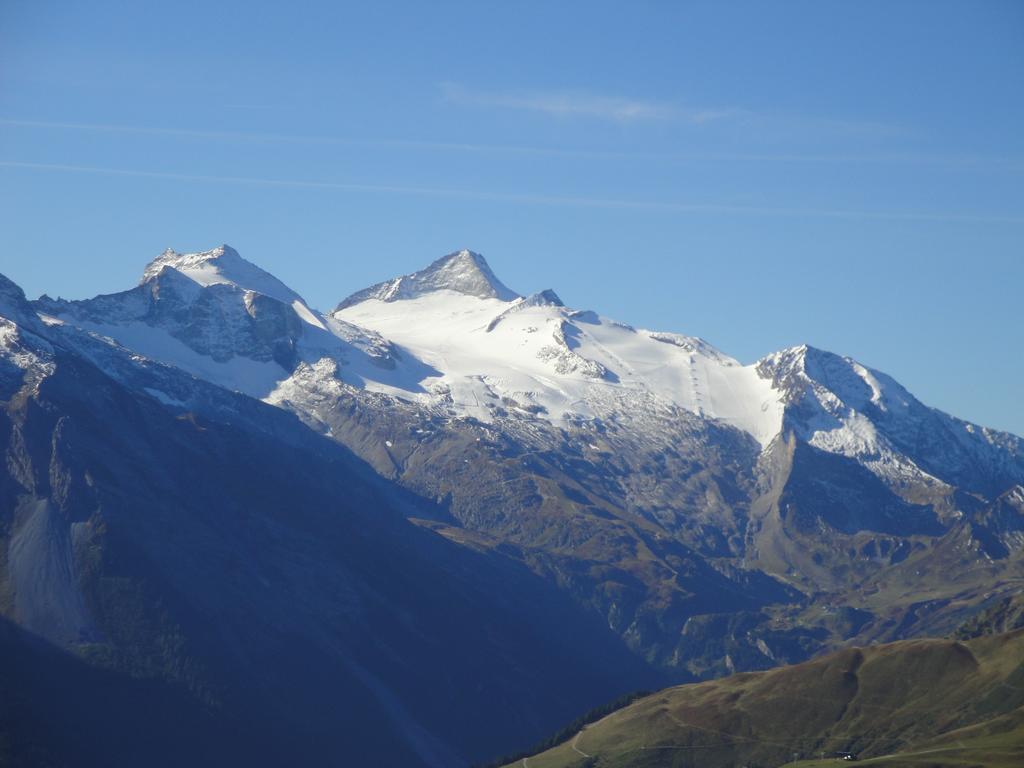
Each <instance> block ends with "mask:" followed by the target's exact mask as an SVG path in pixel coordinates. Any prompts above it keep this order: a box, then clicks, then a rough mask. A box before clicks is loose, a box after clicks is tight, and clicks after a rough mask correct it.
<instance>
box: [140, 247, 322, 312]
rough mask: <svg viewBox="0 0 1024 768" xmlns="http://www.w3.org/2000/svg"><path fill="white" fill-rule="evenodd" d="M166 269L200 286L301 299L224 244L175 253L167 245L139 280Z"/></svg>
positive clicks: (275, 297) (148, 265) (276, 297)
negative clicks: (226, 287) (236, 289)
mask: <svg viewBox="0 0 1024 768" xmlns="http://www.w3.org/2000/svg"><path fill="white" fill-rule="evenodd" d="M165 269H173V270H175V271H176V272H179V273H181V274H182V275H184V276H185V277H187V278H189V279H190V280H192V281H193V282H195V283H198V284H199V285H201V286H203V287H207V286H211V285H232V286H235V287H236V288H239V289H241V290H243V291H254V292H255V293H261V294H263V295H264V296H269V297H270V298H272V299H277V300H278V301H282V302H284V303H286V304H291V303H293V302H295V301H301V300H302V298H301V297H300V296H299V295H298V294H297V293H295V291H293V290H292V289H291V288H289V287H288V286H287V285H285V284H284V283H282V282H281V281H280V280H278V279H277V278H276V277H274V276H273V275H271V274H270V273H269V272H266V271H265V270H262V269H260V268H259V267H257V266H256V265H255V264H253V263H252V262H249V261H246V260H245V259H243V258H242V257H241V256H240V255H239V253H238V251H236V250H235V249H234V248H232V247H231V246H230V245H227V244H224V245H218V246H217V247H216V248H211V249H210V250H208V251H200V252H198V253H178V252H177V251H175V250H173V249H171V248H168V249H167V250H165V251H164V252H163V253H161V254H160V255H159V256H157V257H156V258H155V259H153V260H152V261H151V262H149V264H147V265H146V268H145V269H144V270H143V272H142V279H141V280H140V281H139V284H140V285H141V284H144V283H148V282H150V281H151V280H155V279H156V278H157V277H159V275H160V273H162V272H163V271H164V270H165Z"/></svg>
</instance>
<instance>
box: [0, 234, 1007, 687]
mask: <svg viewBox="0 0 1024 768" xmlns="http://www.w3.org/2000/svg"><path fill="white" fill-rule="evenodd" d="M0 299H2V295H0ZM18 311H20V312H21V313H22V314H23V315H24V314H25V311H26V310H25V307H21V308H20V309H19V310H18ZM36 313H38V317H36ZM28 314H29V315H31V316H32V317H31V318H30V320H31V322H37V323H40V324H45V325H46V328H47V329H49V332H51V334H58V333H63V334H64V338H65V339H66V343H68V344H71V345H73V346H75V347H76V349H78V350H79V352H80V353H81V354H84V355H87V356H90V357H91V359H94V360H98V361H102V359H103V358H104V357H105V355H106V354H107V353H106V352H104V350H105V349H107V350H109V349H117V350H122V351H128V352H130V353H131V354H133V355H135V356H136V357H137V358H138V359H139V360H143V361H152V362H151V363H149V366H150V367H149V368H147V369H146V370H147V371H150V373H148V374H147V376H149V379H147V383H145V385H142V384H140V383H138V381H141V379H139V376H140V374H139V373H138V370H137V367H130V371H129V370H128V369H127V368H125V367H124V366H123V365H122V364H120V363H118V364H111V365H110V367H111V370H112V371H113V373H114V375H121V376H122V379H123V380H124V381H126V382H128V384H129V385H130V386H133V387H136V388H138V387H141V388H142V389H143V390H144V391H146V393H147V394H148V395H149V396H152V397H155V398H157V399H158V400H159V401H160V402H161V403H162V404H163V405H165V406H166V407H168V408H172V409H175V410H177V411H179V412H182V413H188V412H192V411H196V410H199V411H201V410H202V409H203V408H205V407H210V406H209V398H208V397H207V400H206V402H205V403H203V402H199V401H198V400H197V399H196V396H195V395H194V394H193V393H190V392H189V391H187V387H183V386H182V384H181V382H180V378H174V377H163V379H161V377H160V376H159V375H158V372H159V371H160V370H161V366H163V367H169V368H167V369H168V370H175V371H182V372H185V373H187V374H189V375H191V376H193V377H197V378H198V379H202V380H205V381H206V382H208V383H210V384H213V385H216V386H217V387H221V388H224V389H225V390H232V391H235V392H239V393H242V394H245V395H248V396H249V397H251V398H255V399H258V400H262V401H264V402H265V403H268V404H271V405H274V406H277V407H278V408H280V409H282V410H284V411H287V412H291V413H293V414H295V415H297V416H298V417H299V418H300V419H302V420H303V421H304V422H305V423H306V424H307V425H308V426H310V427H312V428H313V429H314V430H315V431H316V432H319V433H320V434H322V435H326V436H328V437H330V438H332V439H334V440H335V441H337V442H341V443H343V444H344V445H345V446H347V447H348V448H350V449H351V450H353V451H354V452H355V453H356V454H358V455H359V456H360V457H361V458H362V459H364V460H365V461H367V462H369V463H370V464H371V465H372V466H373V467H374V468H375V469H376V470H377V471H378V472H379V473H380V474H381V475H383V476H384V477H386V478H389V479H393V480H395V481H398V482H399V483H401V484H402V485H404V486H405V487H406V488H408V489H410V490H411V491H413V492H414V493H416V494H419V495H420V496H422V497H425V498H427V499H430V500H431V501H434V502H438V503H439V504H440V508H441V509H443V510H444V513H443V514H441V515H440V517H438V518H437V519H435V520H434V521H433V522H432V523H431V525H433V526H435V528H436V530H438V531H439V532H441V533H443V535H445V536H448V537H450V538H452V539H453V540H456V541H459V542H460V543H463V544H469V543H470V542H472V545H473V546H486V547H490V546H499V545H506V546H515V547H520V548H522V551H523V552H526V553H528V555H525V556H526V557H527V558H528V560H529V561H530V562H531V567H533V568H534V569H535V570H536V571H537V573H539V574H542V575H543V576H544V578H546V579H550V580H552V581H553V582H554V583H557V584H558V585H559V588H560V589H564V590H568V591H569V592H570V593H571V594H573V595H574V597H575V598H576V599H577V600H579V601H581V602H582V603H583V604H585V605H588V606H590V608H591V609H593V610H596V611H598V612H599V613H600V614H601V615H602V616H603V617H604V619H605V620H606V621H607V623H608V625H609V626H611V627H612V628H614V629H615V631H617V632H619V633H620V634H621V636H622V637H623V638H624V639H625V640H626V642H627V643H628V644H629V645H630V646H631V647H633V648H634V649H635V650H636V651H637V652H639V653H641V654H643V655H644V656H645V657H646V658H655V659H657V661H658V663H659V664H662V665H665V666H668V667H673V668H674V667H684V668H686V669H688V670H689V671H691V672H692V673H694V674H701V675H703V674H710V673H713V672H714V671H716V670H717V671H721V670H723V669H729V668H732V667H731V666H730V665H732V666H736V665H739V666H744V665H745V666H748V667H750V666H754V667H756V666H758V665H762V666H763V665H764V664H767V663H774V662H775V661H777V660H779V659H782V658H788V659H790V660H795V659H797V658H800V657H801V655H802V654H806V653H807V652H808V649H810V648H812V647H821V646H822V645H827V644H828V643H830V642H836V641H838V640H845V639H848V638H849V637H851V636H853V635H857V634H858V633H859V634H860V635H861V636H863V637H868V636H870V637H872V638H874V637H878V638H888V637H891V636H898V635H899V634H900V633H902V634H906V633H912V632H913V631H915V629H914V628H915V627H919V626H923V625H924V623H925V622H926V621H933V622H934V621H939V620H940V618H936V617H937V616H938V617H941V616H945V615H946V614H945V613H943V612H944V611H953V610H954V608H953V607H950V606H953V605H954V604H952V603H948V602H946V603H941V600H940V601H939V603H936V605H935V606H934V607H933V609H931V610H930V611H922V610H921V609H920V608H919V607H914V606H915V605H916V601H915V600H914V599H913V598H914V596H915V595H917V594H920V593H921V591H922V590H924V587H923V586H918V587H915V586H914V584H915V583H916V582H917V581H920V580H922V579H923V580H927V581H930V582H933V583H929V586H928V590H927V592H928V594H932V595H951V594H953V593H959V594H960V595H961V597H960V598H959V600H960V602H958V603H956V604H955V606H956V607H955V610H961V611H962V610H965V607H964V606H968V605H971V604H973V603H972V601H973V600H980V599H982V596H983V595H985V594H987V589H988V586H987V585H989V584H990V583H991V582H992V581H993V580H995V581H999V580H1000V579H1003V578H1004V577H1005V578H1007V579H1009V578H1016V576H1015V575H1014V574H1016V571H1017V569H1018V568H1020V562H1021V560H1022V558H1024V554H1022V552H1024V550H1022V543H1024V535H1022V534H1024V523H1022V522H1021V519H1020V518H1019V517H1018V516H1015V514H1010V513H1007V512H1006V510H1007V509H1011V508H1014V509H1015V507H1013V505H1012V504H1010V505H1008V503H1007V502H1006V501H1005V499H1006V498H1016V496H1013V494H1014V493H1015V491H1014V489H1015V488H1018V487H1019V486H1021V485H1024V445H1022V442H1021V440H1020V438H1017V437H1015V436H1013V435H1009V434H1007V433H1002V432H997V431H994V430H989V429H985V428H982V427H979V426H976V425H972V424H969V423H967V422H963V421H961V420H958V419H956V418H954V417H952V416H948V415H946V414H943V413H941V412H939V411H936V410H934V409H931V408H929V407H927V406H925V405H923V404H921V403H920V402H919V401H918V400H916V399H915V398H914V397H913V396H912V395H911V394H910V393H909V392H907V391H906V390H905V389H904V388H903V387H902V386H901V385H899V384H898V383H897V382H896V381H894V380H893V379H892V378H890V377H888V376H886V375H885V374H883V373H881V372H878V371H875V370H872V369H870V368H868V367H866V366H864V365H861V364H860V363H858V362H856V361H854V360H851V359H849V358H844V357H840V356H838V355H834V354H831V353H828V352H823V351H821V350H816V349H813V348H810V347H806V346H801V347H795V348H791V349H786V350H782V351H780V352H776V353H774V354H770V355H768V356H766V357H764V358H762V359H761V360H759V361H756V362H754V363H752V364H749V365H744V364H742V363H740V362H738V361H737V360H734V359H733V358H731V357H729V356H728V355H726V354H724V353H723V352H720V351H719V350H717V349H715V348H714V347H713V346H711V345H710V344H708V343H707V342H705V341H703V340H701V339H698V338H694V337H690V336H685V335H681V334H678V333H668V332H662V331H651V330H644V329H638V328H634V327H632V326H629V325H627V324H625V323H621V322H618V321H615V320H612V319H609V318H607V317H604V316H602V315H600V314H599V313H597V312H594V311H590V310H579V309H573V308H570V307H566V306H565V305H564V303H563V302H562V301H561V300H560V299H559V297H558V295H557V294H556V293H555V292H554V291H553V290H541V291H538V292H535V293H528V294H525V295H521V294H519V293H516V292H515V291H513V290H511V289H509V288H508V287H507V286H506V285H505V284H504V283H502V282H501V281H500V280H499V279H498V277H497V276H496V275H495V274H494V272H493V271H492V270H491V268H490V267H489V265H488V264H487V262H486V260H485V259H484V258H483V257H482V256H480V255H479V254H476V253H473V252H470V251H458V252H456V253H452V254H449V255H447V256H444V257H442V258H440V259H438V260H436V261H434V262H433V263H432V264H430V265H429V266H428V267H427V268H425V269H424V270H422V271H420V272H415V273H412V274H409V275H404V276H402V277H398V278H394V279H391V280H385V281H383V282H381V283H378V284H377V285H374V286H371V287H370V288H367V289H365V290H361V291H357V292H355V293H353V294H351V295H349V296H348V298H345V299H344V300H342V301H340V302H339V304H338V305H337V307H336V308H335V309H334V310H333V311H331V312H329V313H324V312H320V311H317V310H316V309H314V308H312V307H310V306H309V305H308V303H307V302H306V301H304V300H303V299H302V297H301V295H300V294H299V293H297V292H296V291H294V290H293V289H291V288H289V287H287V286H285V285H284V284H282V283H281V282H280V281H278V280H277V279H276V278H274V277H273V276H271V275H269V274H268V273H266V272H265V271H263V270H261V269H260V268H258V267H256V266H255V265H253V264H250V263H249V262H247V261H245V260H244V259H242V257H241V256H239V254H238V253H237V252H235V251H234V250H233V249H231V248H229V247H227V246H221V247H219V248H216V249H213V250H211V251H206V252H203V253H195V254H179V253H176V252H174V251H166V252H164V253H163V254H161V255H160V256H158V257H157V258H156V259H155V260H153V261H152V262H151V263H150V264H149V265H148V266H146V267H145V269H144V270H143V276H142V280H141V282H140V283H139V285H138V286H136V287H135V288H132V289H130V290H127V291H123V292H121V293H115V294H110V295H105V296H99V297H97V298H95V299H90V300H85V301H65V300H54V299H50V298H48V297H45V296H44V297H43V298H41V299H39V300H38V301H36V302H34V304H33V305H32V306H31V307H30V308H29V310H28ZM62 329H63V330H62ZM115 359H116V360H120V359H121V358H120V357H117V356H115ZM118 366H120V367H118ZM122 368H124V369H125V371H126V372H125V373H123V374H119V373H118V371H119V370H121V369H122ZM129 379H131V380H130V381H129ZM137 380H138V381H137ZM164 380H166V381H164ZM162 381H164V383H161V382H162ZM172 389H173V391H171V390H172ZM218 407H222V406H218ZM1007 494H1009V496H1007ZM417 514H419V513H417ZM432 514H433V513H432ZM922 574H926V575H924V576H922ZM929 574H930V575H929ZM965 574H972V575H970V576H966V575H965ZM1000 583H1004V582H1000ZM1005 583H1010V582H1009V581H1007V582H1005ZM972 590H973V591H972ZM801 595H803V596H802V597H801ZM823 595H827V597H826V596H823ZM866 595H875V597H872V598H871V599H870V600H869V599H868V598H867V597H866ZM943 599H944V598H943ZM819 600H825V601H826V603H827V605H828V606H832V607H833V608H834V606H835V605H837V604H838V605H841V606H845V608H844V610H850V611H855V612H857V613H856V614H855V615H856V616H858V617H861V618H860V619H858V620H857V621H853V622H852V623H845V624H840V625H836V624H835V623H834V622H831V620H830V619H828V618H827V617H828V616H830V615H831V614H830V613H828V612H826V613H823V614H820V615H817V614H816V618H815V619H814V622H818V623H819V626H818V628H816V629H809V628H808V626H809V625H808V624H807V623H806V620H805V618H800V617H801V616H803V615H804V614H802V613H801V612H803V611H806V610H810V609H811V608H810V606H811V605H812V604H815V601H819ZM776 603H781V604H784V605H786V606H788V607H786V608H784V609H783V608H780V609H771V610H769V609H768V607H767V606H769V605H773V604H776ZM940 603H941V604H940ZM829 610H832V608H829ZM736 611H739V612H741V613H743V615H744V616H746V617H747V618H744V619H743V620H742V621H739V620H737V621H739V623H735V622H732V623H727V624H726V625H721V624H720V623H717V622H718V620H712V619H710V618H707V617H709V616H711V615H712V614H718V613H723V612H724V613H729V612H736ZM893 612H895V614H894V613H893ZM900 612H903V613H900ZM908 612H909V613H908ZM890 614H893V615H896V614H898V619H897V618H893V615H890ZM737 615H738V614H737ZM851 615H854V614H851ZM769 616H773V617H774V618H771V619H770V620H769ZM780 616H781V617H788V618H782V619H780ZM780 621H782V622H783V624H785V623H786V622H792V624H791V625H789V626H788V628H787V629H785V630H784V631H783V630H778V631H776V629H772V630H771V632H774V633H775V634H770V637H769V635H765V634H763V633H764V632H769V630H768V629H766V627H769V626H771V627H777V626H779V623H778V622H780ZM812 624H813V622H812ZM724 627H728V629H726V628H724ZM741 627H746V629H742V630H741ZM758 627H760V628H761V629H757V630H756V631H755V629H756V628H758ZM684 630H685V631H684ZM723 632H724V633H725V635H723ZM744 632H745V633H746V634H745V635H744V634H743V633H744ZM757 632H761V633H762V634H761V635H757ZM737 633H738V634H737ZM724 636H728V637H730V638H732V639H730V640H729V643H731V644H732V645H731V646H729V645H728V644H727V646H723V645H722V643H723V642H724V641H723V639H722V638H723V637H724ZM744 638H746V639H744ZM751 638H753V639H751ZM765 638H769V639H768V640H766V639H765ZM755 640H756V641H757V642H755ZM765 643H767V644H765ZM773 644H774V646H775V647H774V650H773V649H772V648H771V647H772V645H773ZM726 647H731V648H732V649H731V650H729V651H728V653H727V654H726V653H725V650H724V649H725V648H726ZM766 649H768V650H766ZM725 658H728V659H729V660H730V661H729V662H728V663H726V662H725V661H724V659H725ZM740 659H745V661H739V660H740ZM723 665H724V666H723Z"/></svg>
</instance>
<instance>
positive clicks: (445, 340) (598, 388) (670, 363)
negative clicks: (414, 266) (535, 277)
mask: <svg viewBox="0 0 1024 768" xmlns="http://www.w3.org/2000/svg"><path fill="white" fill-rule="evenodd" d="M333 317H334V318H335V319H339V320H344V321H347V322H350V323H353V324H355V325H358V326H361V327H364V328H369V329H371V330H373V331H376V332H377V333H379V334H380V335H381V336H383V337H385V338H387V339H390V340H391V341H393V342H394V343H395V344H397V345H398V346H399V347H400V348H401V349H402V350H407V351H408V352H409V353H411V354H412V355H413V356H415V357H416V358H418V359H420V360H421V361H423V362H424V363H426V364H427V365H429V366H430V367H431V368H433V369H436V371H437V375H435V376H429V377H428V378H426V379H424V380H423V381H421V382H420V384H421V385H422V386H423V388H424V389H427V390H430V391H435V392H444V393H445V394H446V396H450V398H451V404H452V406H453V407H454V408H455V409H456V411H458V412H460V413H462V414H464V415H468V416H473V417H475V418H478V419H481V420H483V421H490V420H491V419H492V418H493V416H494V412H495V410H496V409H497V408H506V409H507V410H516V409H518V410H522V411H525V412H532V413H535V414H537V415H540V416H542V417H544V418H548V419H550V420H552V421H554V422H560V421H564V420H567V419H568V420H573V419H580V418H583V419H587V418H593V417H607V416H609V415H612V414H616V413H619V414H621V413H628V411H629V409H630V406H631V403H635V402H641V401H643V402H648V401H649V399H650V396H652V395H653V396H654V397H655V398H656V399H658V400H661V401H663V402H666V403H671V404H674V405H677V406H680V407H682V408H685V409H687V410H689V411H692V412H694V413H696V414H699V415H702V416H705V417H709V418H714V419H720V420H721V421H723V422H725V423H727V424H729V425H732V426H734V427H737V428H739V429H742V430H744V431H746V432H748V433H749V434H751V435H752V436H754V437H755V438H756V439H757V440H758V441H759V442H761V444H762V445H764V444H767V443H768V442H770V441H771V439H772V438H773V437H774V436H775V435H777V434H778V432H779V430H780V429H781V425H782V403H781V401H780V399H779V396H778V393H777V392H775V391H774V390H773V389H772V386H771V382H770V381H769V380H766V379H763V378H761V377H760V376H759V375H758V374H757V371H756V370H755V368H754V366H742V365H740V364H739V363H738V362H736V361H735V360H733V359H732V358H730V357H727V356H726V355H723V354H722V353H720V352H718V351H717V350H715V349H714V348H713V347H711V346H710V345H708V344H707V343H705V342H703V341H701V340H700V339H695V338H691V337H687V336H678V335H673V334H664V333H654V332H651V331H645V330H637V329H634V328H631V327H630V326H627V325H623V324H622V323H617V322H615V321H613V320H609V319H608V318H605V317H602V316H600V315H597V314H595V313H593V312H576V311H573V310H570V309H567V308H565V307H562V306H558V305H557V304H555V303H553V302H551V303H542V302H540V301H531V300H528V299H522V298H516V299H513V300H510V301H509V300H502V299H499V298H479V297H476V296H471V295H467V294H464V293H460V292H457V291H453V290H446V289H440V290H434V291H431V292H428V293H423V294H420V295H418V296H416V297H414V298H409V299H405V300H397V301H396V300H386V299H379V298H369V299H365V300H362V301H359V302H358V303H356V304H351V305H349V306H347V307H344V308H343V309H339V310H338V311H336V312H335V313H334V315H333ZM496 319H497V320H498V322H494V321H495V320H496ZM368 386H369V387H370V388H373V385H372V384H368Z"/></svg>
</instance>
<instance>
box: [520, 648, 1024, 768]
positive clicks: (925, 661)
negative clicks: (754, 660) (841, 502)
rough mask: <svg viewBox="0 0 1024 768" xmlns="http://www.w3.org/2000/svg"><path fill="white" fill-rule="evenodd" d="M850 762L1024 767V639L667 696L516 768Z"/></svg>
mask: <svg viewBox="0 0 1024 768" xmlns="http://www.w3.org/2000/svg"><path fill="white" fill-rule="evenodd" d="M844 755H850V756H852V757H854V758H857V759H858V760H860V761H862V762H864V763H865V764H868V765H874V764H878V765H887V766H907V765H928V766H933V767H935V768H941V767H942V766H966V765H975V766H990V767H991V768H997V767H1001V766H1005V767H1006V768H1010V766H1016V765H1020V764H1021V761H1022V760H1024V631H1022V630H1018V631H1015V632H1010V633H1007V634H1003V635H995V636H988V637H980V638H977V639H974V640H970V641H967V642H958V641H954V640H906V641H902V642H897V643H892V644H888V645H878V646H871V647H867V648H850V649H847V650H843V651H840V652H838V653H835V654H833V655H831V656H826V657H824V658H821V659H816V660H814V661H810V662H805V663H803V664H799V665H797V666H791V667H781V668H778V669H774V670H771V671H769V672H759V673H748V674H739V675H734V676H732V677H727V678H724V679H721V680H715V681H711V682H705V683H700V684H696V685H684V686H681V687H677V688H670V689H667V690H664V691H661V692H659V693H656V694H653V695H651V696H646V697H644V698H641V699H639V700H638V701H636V702H634V703H633V704H630V705H629V706H627V707H625V708H623V709H620V710H617V711H615V712H613V713H612V714H610V715H608V716H606V717H604V718H602V719H600V720H598V721H597V722H594V723H593V724H591V725H588V726H586V727H584V728H583V729H582V730H580V731H578V732H576V733H575V734H573V735H572V736H571V737H570V738H569V739H568V740H566V741H565V742H564V743H562V744H560V745H558V746H557V747H554V748H552V749H550V750H547V751H545V752H542V753H541V754H538V755H534V756H530V757H529V758H527V759H525V760H524V759H519V760H516V761H515V762H514V763H509V768H512V766H513V765H514V766H516V767H517V768H518V767H519V766H526V767H527V768H563V767H564V768H569V767H570V766H571V767H572V768H582V767H583V766H588V767H591V768H640V767H641V766H645V767H646V766H650V767H651V768H653V767H654V766H666V765H671V766H680V767H682V766H700V768H716V767H717V766H721V768H729V767H731V766H736V765H749V766H778V765H782V764H784V763H786V764H788V763H790V761H795V762H793V766H794V768H795V766H805V768H811V766H816V765H819V764H820V765H836V764H837V759H836V758H840V757H843V756H844ZM819 760H820V761H821V762H820V763H819Z"/></svg>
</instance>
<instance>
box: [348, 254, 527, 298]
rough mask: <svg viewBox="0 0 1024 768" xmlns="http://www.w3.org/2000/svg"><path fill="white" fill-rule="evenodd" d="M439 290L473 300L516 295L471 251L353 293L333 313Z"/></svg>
mask: <svg viewBox="0 0 1024 768" xmlns="http://www.w3.org/2000/svg"><path fill="white" fill-rule="evenodd" d="M443 290H447V291H454V292H456V293H463V294H466V295H467V296H476V297H477V298H479V299H501V300H502V301H512V300H514V299H517V298H519V294H518V293H516V292H515V291H513V290H511V289H510V288H508V287H507V286H506V285H505V284H504V283H502V282H501V280H499V279H498V278H497V276H496V275H495V274H494V272H492V271H491V268H490V266H489V265H488V264H487V261H486V259H484V257H483V256H481V255H480V254H479V253H474V252H473V251H467V250H462V251H456V252H455V253H449V254H448V255H447V256H442V257H441V258H440V259H438V260H437V261H435V262H434V263H433V264H431V265H430V266H429V267H427V268H426V269H422V270H420V271H419V272H413V273H412V274H409V275H402V276H401V277H396V278H394V279H392V280H385V281H384V282H382V283H377V284H376V285H371V286H370V287H369V288H365V289H363V290H361V291H357V292H356V293H353V294H352V295H351V296H349V297H348V298H347V299H345V300H344V301H342V302H341V303H340V304H339V305H338V306H337V308H336V310H335V311H338V310H342V309H345V308H346V307H350V306H352V305H353V304H359V303H360V302H363V301H367V300H369V299H377V300H379V301H400V300H402V299H414V298H417V297H418V296H422V295H423V294H426V293H432V292H434V291H443Z"/></svg>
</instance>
